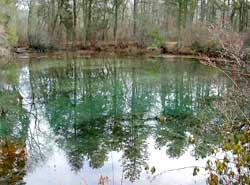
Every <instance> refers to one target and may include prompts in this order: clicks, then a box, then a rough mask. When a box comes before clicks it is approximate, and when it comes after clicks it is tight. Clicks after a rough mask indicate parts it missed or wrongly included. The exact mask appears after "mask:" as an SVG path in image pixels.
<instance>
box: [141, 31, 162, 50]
mask: <svg viewBox="0 0 250 185" xmlns="http://www.w3.org/2000/svg"><path fill="white" fill-rule="evenodd" d="M145 40H146V43H147V45H150V46H151V47H157V48H159V47H160V46H161V44H162V43H163V42H164V38H163V36H162V34H161V31H160V29H157V28H156V29H153V30H152V31H149V32H148V33H147V34H146V36H145Z"/></svg>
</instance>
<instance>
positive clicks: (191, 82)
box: [0, 57, 231, 185]
mask: <svg viewBox="0 0 250 185" xmlns="http://www.w3.org/2000/svg"><path fill="white" fill-rule="evenodd" d="M230 91H231V83H230V81H229V80H228V79H227V78H226V77H225V76H224V75H223V74H222V73H221V72H219V71H217V70H216V69H214V68H211V67H207V66H204V65H201V64H199V62H198V61H195V60H191V59H183V58H172V59H171V58H169V59H121V58H108V59H107V58H106V59H102V58H96V59H86V58H74V57H64V58H62V59H52V58H51V59H50V58H44V59H40V60H38V59H33V60H27V61H25V60H20V61H17V62H15V63H7V64H6V63H5V64H2V63H0V184H4V185H5V184H11V185H12V184H27V185H45V184H49V185H86V184H88V185H92V184H93V185H94V184H111V185H120V184H121V185H129V184H137V185H138V184H143V185H147V184H153V185H158V184H168V185H176V184H178V185H180V184H185V185H191V184H198V185H202V184H206V178H207V173H206V172H205V171H201V172H200V173H199V174H198V175H197V176H193V169H194V166H205V163H206V160H207V157H209V155H210V154H211V152H212V149H211V148H212V146H214V145H216V144H218V143H220V141H221V136H220V134H219V133H217V132H216V131H215V130H213V129H209V128H210V127H209V124H212V123H210V122H202V121H200V120H201V115H203V116H204V115H205V116H209V115H208V114H209V113H208V112H206V106H207V105H208V104H209V102H210V100H211V99H215V98H220V97H223V96H224V95H226V94H228V93H230ZM213 123H216V122H213ZM190 138H192V139H195V141H196V142H195V143H193V142H191V141H190Z"/></svg>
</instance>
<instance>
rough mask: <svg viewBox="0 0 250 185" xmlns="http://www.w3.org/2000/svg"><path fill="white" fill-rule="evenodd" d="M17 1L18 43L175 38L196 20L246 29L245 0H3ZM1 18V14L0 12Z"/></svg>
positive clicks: (248, 10) (249, 3) (7, 0)
mask: <svg viewBox="0 0 250 185" xmlns="http://www.w3.org/2000/svg"><path fill="white" fill-rule="evenodd" d="M1 2H2V1H1ZM3 2H5V4H8V3H10V4H13V3H16V11H14V10H12V11H13V14H12V15H17V19H16V20H15V21H16V25H17V30H18V31H17V32H18V37H19V42H22V43H26V44H29V45H30V46H34V47H39V46H40V45H46V47H49V46H51V47H53V45H54V44H56V43H57V44H58V43H61V42H62V41H63V42H66V41H75V42H73V43H76V41H78V42H80V43H81V44H83V45H86V44H87V43H88V42H90V41H100V40H114V41H117V40H137V41H138V40H140V41H144V42H157V41H159V40H166V39H169V40H171V39H172V40H177V39H178V38H179V36H180V35H181V34H183V32H184V31H185V30H187V29H189V28H190V27H192V26H194V25H195V24H196V23H202V24H206V25H213V26H217V27H220V28H223V29H225V30H226V29H233V30H234V31H237V32H247V31H248V30H249V28H250V26H249V24H250V18H249V13H250V1H249V0H159V1H155V0H4V1H3ZM1 19H2V17H1Z"/></svg>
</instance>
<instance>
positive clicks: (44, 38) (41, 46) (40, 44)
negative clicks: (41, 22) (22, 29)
mask: <svg viewBox="0 0 250 185" xmlns="http://www.w3.org/2000/svg"><path fill="white" fill-rule="evenodd" d="M29 47H30V48H33V49H35V50H38V51H40V52H45V51H47V50H50V49H53V48H55V43H54V42H53V41H52V40H51V39H50V38H49V37H48V35H47V34H46V33H37V34H32V35H30V42H29Z"/></svg>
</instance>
